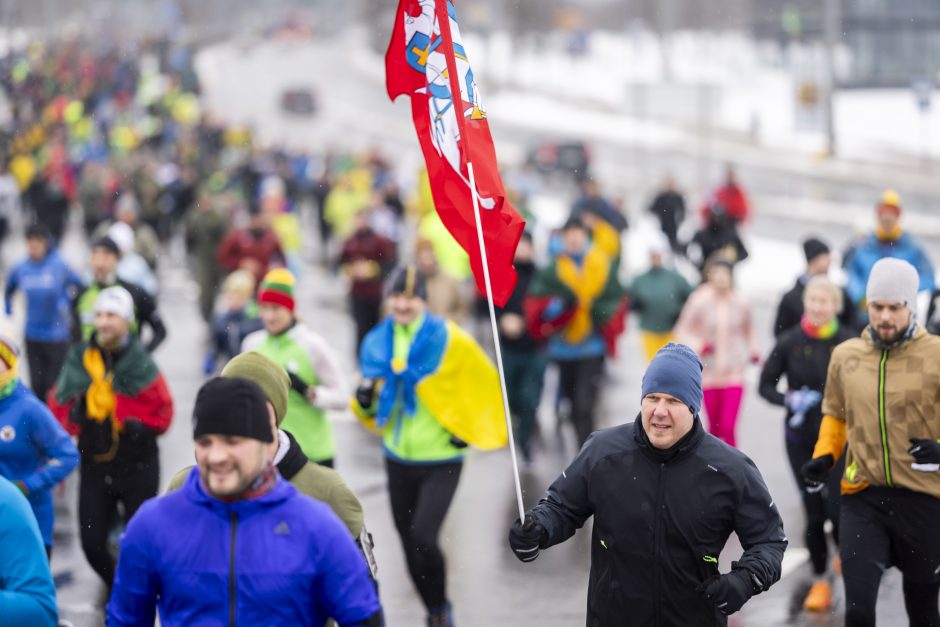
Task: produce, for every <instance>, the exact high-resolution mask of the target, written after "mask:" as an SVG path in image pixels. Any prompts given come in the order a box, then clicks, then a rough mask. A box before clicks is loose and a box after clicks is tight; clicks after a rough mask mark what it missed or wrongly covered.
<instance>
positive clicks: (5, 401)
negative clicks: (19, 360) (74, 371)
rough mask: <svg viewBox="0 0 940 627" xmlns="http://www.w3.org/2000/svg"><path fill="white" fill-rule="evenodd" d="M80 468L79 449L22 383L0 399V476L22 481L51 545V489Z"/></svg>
mask: <svg viewBox="0 0 940 627" xmlns="http://www.w3.org/2000/svg"><path fill="white" fill-rule="evenodd" d="M77 465H78V449H76V448H75V445H74V444H73V443H72V438H70V437H69V434H68V433H66V432H65V429H63V428H62V426H61V425H60V424H59V423H58V422H56V419H55V418H54V417H53V416H52V412H50V411H49V408H48V407H46V406H45V405H44V404H42V403H41V402H40V401H39V399H37V398H36V396H35V395H34V394H33V393H32V391H31V390H30V389H29V388H27V387H26V386H25V385H23V384H22V382H20V381H17V382H16V384H15V387H14V388H13V391H12V392H11V393H10V394H9V395H7V396H5V397H3V398H0V475H3V476H4V477H6V478H7V479H9V480H10V481H22V482H23V484H24V485H25V486H26V489H27V491H28V492H29V495H28V497H27V498H29V504H30V505H31V506H32V508H33V513H34V514H35V515H36V521H37V522H38V523H39V530H40V532H41V533H42V540H43V542H44V543H45V544H46V546H52V522H53V517H54V513H55V512H54V508H53V506H52V488H53V487H54V486H55V485H56V484H58V483H59V482H60V481H62V480H63V479H65V478H66V477H68V476H69V473H71V472H72V471H73V470H74V469H75V466H77Z"/></svg>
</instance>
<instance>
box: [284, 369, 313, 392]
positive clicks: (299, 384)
mask: <svg viewBox="0 0 940 627" xmlns="http://www.w3.org/2000/svg"><path fill="white" fill-rule="evenodd" d="M287 376H289V377H290V386H291V388H292V389H294V390H297V391H298V392H300V395H301V396H303V397H304V398H307V388H309V387H310V386H309V385H307V384H306V383H304V382H303V381H301V380H300V377H298V376H297V375H296V374H294V373H293V372H288V373H287Z"/></svg>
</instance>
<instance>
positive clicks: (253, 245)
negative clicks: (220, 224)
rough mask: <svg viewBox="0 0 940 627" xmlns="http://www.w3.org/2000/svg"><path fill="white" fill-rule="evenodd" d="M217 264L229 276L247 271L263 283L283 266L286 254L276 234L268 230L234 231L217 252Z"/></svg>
mask: <svg viewBox="0 0 940 627" xmlns="http://www.w3.org/2000/svg"><path fill="white" fill-rule="evenodd" d="M215 258H216V261H218V262H219V265H220V266H222V268H224V269H225V271H226V272H233V271H235V270H238V269H239V268H242V267H244V268H245V269H247V270H250V271H251V272H253V273H254V275H255V281H256V282H257V283H259V284H260V283H261V279H263V278H264V275H265V274H267V272H268V270H270V269H271V267H274V266H282V265H284V253H283V252H282V251H281V244H280V243H279V242H278V240H277V235H275V234H274V231H272V230H270V229H267V230H264V231H259V230H256V229H233V230H231V231H229V232H228V235H226V236H225V238H224V239H223V240H222V241H221V242H220V243H219V247H218V248H217V249H216V251H215Z"/></svg>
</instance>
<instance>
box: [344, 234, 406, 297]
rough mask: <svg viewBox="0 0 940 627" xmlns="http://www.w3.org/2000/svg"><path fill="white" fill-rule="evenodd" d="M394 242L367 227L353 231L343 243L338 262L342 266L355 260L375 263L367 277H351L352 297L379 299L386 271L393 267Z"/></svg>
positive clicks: (386, 274) (394, 255)
mask: <svg viewBox="0 0 940 627" xmlns="http://www.w3.org/2000/svg"><path fill="white" fill-rule="evenodd" d="M395 257H396V253H395V244H394V243H393V242H392V241H391V240H390V239H388V238H385V237H382V236H381V235H379V234H378V233H376V232H374V231H373V230H371V229H369V230H367V231H364V232H360V233H353V234H352V236H350V237H349V239H347V240H346V241H345V242H344V243H343V253H342V255H341V256H340V262H341V263H342V264H343V265H344V266H348V265H349V264H352V263H355V262H357V261H372V262H374V263H375V264H376V266H375V268H374V270H375V272H374V274H373V275H372V276H370V277H369V278H366V279H363V278H355V277H351V278H352V286H351V289H350V292H351V293H352V296H353V298H357V299H362V300H381V299H382V286H383V284H384V282H385V278H386V277H387V276H388V273H389V272H390V271H391V270H392V268H394V267H395V261H396V259H395Z"/></svg>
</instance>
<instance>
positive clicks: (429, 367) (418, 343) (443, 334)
mask: <svg viewBox="0 0 940 627" xmlns="http://www.w3.org/2000/svg"><path fill="white" fill-rule="evenodd" d="M446 348H447V324H446V323H445V322H444V320H442V319H441V318H438V317H437V316H432V315H430V314H426V315H425V317H424V323H423V324H422V325H421V327H420V328H419V329H418V331H417V332H416V333H415V336H414V340H412V343H411V348H410V349H409V351H408V361H407V363H405V364H403V365H402V366H403V368H399V369H398V371H397V372H396V368H394V367H393V365H392V360H393V358H394V356H395V323H394V321H393V320H392V318H391V316H389V317H387V318H385V320H383V321H382V322H380V323H379V324H378V326H376V327H375V328H374V329H373V330H372V331H371V332H370V333H369V335H367V336H366V338H365V340H364V341H363V343H362V350H361V351H360V357H361V359H360V369H361V370H362V376H363V377H364V378H367V379H384V380H385V384H384V385H383V386H382V391H381V392H379V399H378V400H379V404H378V408H377V411H376V415H375V420H376V425H377V426H378V427H379V428H381V427H383V426H384V425H385V423H386V422H388V419H389V417H390V416H391V415H392V411H393V410H394V408H395V405H396V403H397V402H398V400H399V398H400V399H401V404H402V407H403V409H404V410H405V414H406V415H408V416H414V413H415V410H416V409H417V394H416V392H415V386H416V385H418V383H419V382H420V381H421V380H422V379H423V378H425V377H427V376H428V375H430V374H432V373H433V372H434V371H435V370H437V368H438V366H439V365H440V363H441V359H442V358H443V356H444V351H445V350H446Z"/></svg>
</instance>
